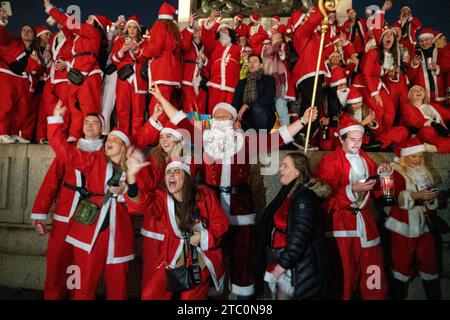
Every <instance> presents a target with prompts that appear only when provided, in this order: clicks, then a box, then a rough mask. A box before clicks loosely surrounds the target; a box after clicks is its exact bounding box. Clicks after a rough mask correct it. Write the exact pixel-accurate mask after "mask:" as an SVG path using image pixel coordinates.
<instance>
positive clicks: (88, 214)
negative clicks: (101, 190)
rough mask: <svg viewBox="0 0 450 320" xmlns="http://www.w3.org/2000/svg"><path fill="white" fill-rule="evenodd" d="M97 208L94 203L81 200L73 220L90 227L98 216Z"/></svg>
mask: <svg viewBox="0 0 450 320" xmlns="http://www.w3.org/2000/svg"><path fill="white" fill-rule="evenodd" d="M98 212H99V207H98V205H97V204H96V203H95V202H92V201H89V200H87V199H82V200H81V201H80V202H79V203H78V206H77V209H76V210H75V220H76V221H77V222H78V223H79V224H82V225H85V226H90V225H91V224H93V223H94V222H95V220H96V218H97V216H98Z"/></svg>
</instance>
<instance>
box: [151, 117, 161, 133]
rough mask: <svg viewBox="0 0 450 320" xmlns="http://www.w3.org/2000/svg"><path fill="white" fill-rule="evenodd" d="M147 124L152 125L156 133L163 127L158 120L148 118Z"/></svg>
mask: <svg viewBox="0 0 450 320" xmlns="http://www.w3.org/2000/svg"><path fill="white" fill-rule="evenodd" d="M148 122H150V124H151V125H152V127H153V128H155V129H156V130H158V131H161V130H162V129H163V126H162V124H161V122H159V121H158V120H155V119H153V118H150V119H149V120H148Z"/></svg>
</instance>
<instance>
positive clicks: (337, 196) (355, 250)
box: [316, 121, 387, 300]
mask: <svg viewBox="0 0 450 320" xmlns="http://www.w3.org/2000/svg"><path fill="white" fill-rule="evenodd" d="M340 128H341V129H340V130H339V134H340V135H341V136H342V135H343V134H344V133H347V132H349V131H353V130H357V131H360V132H364V128H363V127H362V126H360V125H357V124H356V123H355V122H353V121H348V122H346V123H340ZM376 171H377V165H376V163H375V162H374V161H373V160H372V159H371V158H370V157H369V156H368V155H367V154H366V153H364V152H362V151H360V152H359V153H358V154H346V153H345V151H344V150H343V149H342V148H340V147H338V148H336V149H335V150H334V151H333V152H331V153H329V154H327V155H325V156H323V157H322V159H321V161H320V163H319V165H318V167H317V169H316V175H317V177H318V178H319V179H320V180H321V181H323V182H324V183H326V184H328V185H329V186H330V187H331V189H333V191H334V195H333V196H331V197H330V198H329V199H328V200H327V202H326V203H325V209H326V211H327V233H326V236H327V237H328V238H330V240H331V241H330V244H331V246H332V255H333V256H336V259H337V261H336V265H335V266H339V265H340V266H341V267H342V270H341V271H342V274H339V275H336V277H337V278H336V280H338V279H339V280H340V281H342V283H338V284H337V287H336V288H338V289H337V290H341V292H338V295H339V297H340V298H342V299H345V300H349V299H352V297H353V294H354V292H355V290H356V288H357V287H358V286H359V289H360V292H361V297H362V298H363V299H385V298H386V294H387V283H386V279H385V276H384V262H383V257H382V251H381V246H380V237H379V234H378V230H377V226H376V223H375V218H374V217H373V215H372V214H371V212H370V211H369V209H368V207H367V205H368V202H369V199H370V192H364V193H358V194H355V193H354V192H353V191H352V184H353V183H355V182H358V181H360V180H361V179H366V178H367V177H369V176H370V175H373V174H376ZM336 245H337V248H335V247H334V246H336ZM333 250H337V251H333ZM337 256H339V257H337ZM333 265H334V264H333ZM373 266H376V268H377V269H376V270H377V277H378V280H379V282H378V286H376V287H371V288H369V285H368V282H367V280H368V279H369V277H370V276H371V275H372V273H373V270H372V269H371V268H372V267H373ZM338 269H339V268H337V270H338ZM341 278H342V279H341Z"/></svg>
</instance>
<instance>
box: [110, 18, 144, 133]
mask: <svg viewBox="0 0 450 320" xmlns="http://www.w3.org/2000/svg"><path fill="white" fill-rule="evenodd" d="M130 23H134V24H135V25H137V26H138V29H139V30H140V28H141V27H140V22H139V19H138V18H137V17H136V16H133V17H130V18H129V19H128V21H127V25H128V24H130ZM127 39H128V38H127V37H126V36H124V37H120V38H119V39H118V40H117V41H116V42H115V43H114V45H113V47H112V50H111V60H112V63H114V64H115V65H116V66H117V72H118V74H119V73H120V70H121V69H122V68H125V67H127V65H128V66H131V67H132V69H133V74H132V75H130V76H129V77H128V78H127V79H123V80H122V79H120V78H119V77H117V85H116V111H117V120H118V125H117V127H118V128H119V129H121V130H123V131H124V132H125V133H127V134H128V135H131V134H134V133H135V132H136V130H137V129H138V128H140V127H141V126H142V125H143V124H144V113H145V110H146V105H145V104H146V94H147V88H148V83H147V81H145V80H144V79H142V76H141V70H142V64H143V62H144V57H143V56H142V50H143V48H144V45H143V42H141V44H140V45H139V46H138V48H137V49H136V51H134V52H133V51H132V50H128V51H127V52H125V53H123V52H122V51H120V50H121V48H122V47H123V46H124V45H125V43H126V41H128V40H127ZM130 41H131V39H130Z"/></svg>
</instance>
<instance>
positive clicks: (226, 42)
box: [219, 33, 231, 47]
mask: <svg viewBox="0 0 450 320" xmlns="http://www.w3.org/2000/svg"><path fill="white" fill-rule="evenodd" d="M219 41H220V43H221V44H222V45H223V46H224V47H228V46H229V45H230V43H231V37H230V35H228V34H226V33H221V34H220V38H219Z"/></svg>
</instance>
